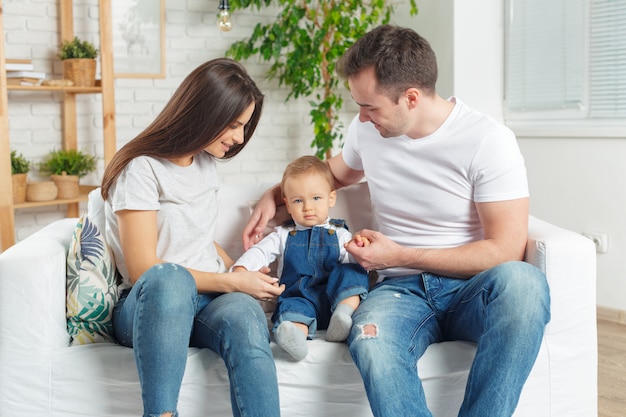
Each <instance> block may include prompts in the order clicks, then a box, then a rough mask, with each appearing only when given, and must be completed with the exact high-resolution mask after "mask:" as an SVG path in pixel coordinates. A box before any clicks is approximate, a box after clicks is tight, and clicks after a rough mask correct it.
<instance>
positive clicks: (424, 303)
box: [348, 262, 550, 417]
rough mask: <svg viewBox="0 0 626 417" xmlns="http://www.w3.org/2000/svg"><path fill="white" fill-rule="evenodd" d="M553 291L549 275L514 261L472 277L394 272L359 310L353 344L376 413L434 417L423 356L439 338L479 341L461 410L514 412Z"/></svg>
mask: <svg viewBox="0 0 626 417" xmlns="http://www.w3.org/2000/svg"><path fill="white" fill-rule="evenodd" d="M549 320H550V296H549V289H548V284H547V282H546V278H545V276H544V274H543V273H542V272H541V271H540V270H539V269H537V268H535V267H533V266H532V265H530V264H527V263H525V262H510V263H505V264H502V265H499V266H496V267H494V268H492V269H489V270H487V271H484V272H482V273H480V274H478V275H476V276H474V277H472V278H471V279H469V280H460V279H453V278H448V277H442V276H437V275H433V274H429V273H423V274H419V275H411V276H405V277H400V278H394V279H388V280H385V281H383V282H381V283H380V284H378V286H377V287H375V288H374V289H373V290H372V291H370V293H369V295H368V297H367V298H366V299H365V300H364V301H363V302H362V303H361V305H360V306H359V308H358V309H357V311H356V313H355V314H354V316H353V322H354V325H353V327H352V331H351V334H350V337H349V339H348V343H349V346H350V352H351V354H352V357H353V359H354V361H355V363H356V365H357V367H358V368H359V371H360V372H361V376H362V377H363V381H364V384H365V389H366V391H367V395H368V399H369V402H370V406H371V408H372V411H373V413H374V415H375V416H376V417H397V416H411V417H432V414H431V413H430V411H429V410H428V408H427V405H426V398H425V395H424V391H423V387H422V383H421V381H420V379H419V376H418V370H417V361H418V359H419V358H420V357H421V356H422V354H423V353H424V351H425V350H426V348H427V347H428V346H429V345H431V344H433V343H437V342H443V341H448V340H466V341H470V342H475V343H476V344H477V350H476V357H475V359H474V362H473V364H472V367H471V369H470V373H469V377H468V381H467V386H466V391H465V398H464V400H463V404H462V405H461V409H460V411H459V416H460V417H487V416H488V417H505V416H506V417H509V416H511V415H512V414H513V411H514V410H515V407H516V406H517V402H518V399H519V395H520V393H521V391H522V387H523V385H524V383H525V381H526V379H527V377H528V374H529V373H530V370H531V369H532V367H533V364H534V363H535V359H536V357H537V354H538V352H539V347H540V345H541V340H542V338H543V332H544V328H545V325H546V324H547V323H548V321H549Z"/></svg>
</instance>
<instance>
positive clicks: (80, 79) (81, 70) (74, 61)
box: [58, 36, 98, 87]
mask: <svg viewBox="0 0 626 417" xmlns="http://www.w3.org/2000/svg"><path fill="white" fill-rule="evenodd" d="M58 57H59V58H60V59H61V60H62V61H63V78H65V79H68V80H70V81H72V82H73V83H74V85H75V86H78V87H93V86H94V85H95V82H96V58H97V57H98V49H97V48H96V47H95V45H94V44H92V43H91V42H89V41H82V40H80V39H79V38H78V37H77V36H74V39H72V40H70V41H68V40H65V41H63V43H62V44H61V47H60V48H59V53H58Z"/></svg>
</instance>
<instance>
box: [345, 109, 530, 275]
mask: <svg viewBox="0 0 626 417" xmlns="http://www.w3.org/2000/svg"><path fill="white" fill-rule="evenodd" d="M450 101H452V102H454V103H455V106H454V109H453V111H452V112H451V114H450V115H449V116H448V118H447V119H446V121H445V122H444V123H443V124H442V125H441V126H440V127H439V129H437V130H436V131H435V132H433V133H432V134H431V135H429V136H426V137H423V138H419V139H412V138H410V137H408V136H399V137H392V138H384V137H382V136H381V135H380V134H379V132H378V130H376V128H375V127H374V125H373V124H372V123H371V122H365V123H361V122H360V121H359V119H358V116H357V117H355V118H354V119H353V120H352V122H351V124H350V127H349V129H348V132H347V135H346V138H345V144H344V147H343V150H342V156H343V159H344V161H345V163H346V164H347V165H348V166H349V167H350V168H352V169H355V170H361V171H364V173H365V178H366V179H367V184H368V187H369V190H370V194H371V201H372V210H373V213H374V215H375V219H376V222H377V224H378V230H379V231H380V232H381V233H383V234H384V235H386V236H387V237H389V238H390V239H392V240H393V241H395V242H397V243H398V244H400V245H403V246H407V247H428V248H445V247H457V246H461V245H464V244H467V243H470V242H474V241H478V240H481V239H483V228H482V226H481V223H480V219H479V218H478V214H477V212H476V206H475V203H480V202H493V201H504V200H513V199H518V198H523V197H527V196H528V183H527V178H526V168H525V165H524V159H523V157H522V155H521V153H520V151H519V147H518V145H517V141H516V139H515V135H514V134H513V132H512V131H511V130H510V129H508V128H507V127H506V126H504V125H502V124H500V123H498V122H496V121H495V120H493V119H492V118H490V117H489V116H487V115H485V114H482V113H480V112H477V111H475V110H473V109H471V108H469V107H468V106H466V105H465V104H463V103H462V102H461V101H460V100H458V99H456V98H454V97H453V98H451V99H450ZM416 272H421V271H415V270H410V269H406V268H392V269H387V270H384V271H379V273H380V274H381V275H383V276H400V275H407V274H412V273H416Z"/></svg>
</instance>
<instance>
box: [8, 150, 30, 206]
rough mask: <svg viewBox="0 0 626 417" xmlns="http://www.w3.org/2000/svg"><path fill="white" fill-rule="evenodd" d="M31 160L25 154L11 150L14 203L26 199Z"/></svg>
mask: <svg viewBox="0 0 626 417" xmlns="http://www.w3.org/2000/svg"><path fill="white" fill-rule="evenodd" d="M30 165H31V164H30V161H29V160H27V159H26V158H25V157H24V155H22V154H21V153H17V151H16V150H11V180H12V181H13V204H19V203H23V202H24V201H25V200H26V179H27V177H28V171H30Z"/></svg>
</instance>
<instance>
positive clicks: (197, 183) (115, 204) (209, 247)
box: [105, 152, 226, 289]
mask: <svg viewBox="0 0 626 417" xmlns="http://www.w3.org/2000/svg"><path fill="white" fill-rule="evenodd" d="M218 189H219V183H218V177H217V170H216V166H215V161H214V159H213V157H212V156H211V155H209V154H207V153H206V152H200V153H199V154H197V155H194V158H193V161H192V163H191V165H189V166H186V167H181V166H179V165H176V164H174V163H172V162H170V161H169V160H167V159H160V158H153V157H148V156H141V157H138V158H135V159H133V160H132V161H131V162H130V163H129V164H128V165H127V166H126V168H125V169H124V170H123V171H122V173H121V174H120V176H119V177H118V179H117V181H116V182H115V184H114V185H113V187H111V190H110V192H109V198H108V199H107V201H106V202H105V216H106V239H107V242H108V243H109V245H110V246H111V248H112V250H113V254H114V256H115V263H116V266H117V269H118V271H119V272H120V274H121V275H122V277H123V278H124V283H123V284H122V285H121V286H120V288H122V289H123V288H128V287H130V286H131V284H130V280H129V275H128V269H127V268H126V263H125V260H124V257H123V255H122V249H121V245H120V236H119V229H118V222H117V216H116V214H115V213H116V212H117V211H120V210H155V211H157V233H158V240H157V253H156V256H157V257H158V258H159V259H162V260H164V261H166V262H172V263H176V264H179V265H182V266H185V267H188V268H192V269H197V270H200V271H206V272H225V271H226V267H225V266H224V262H223V260H222V259H221V258H220V257H219V256H218V254H217V249H216V248H215V245H214V237H215V227H216V222H217V191H218Z"/></svg>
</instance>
